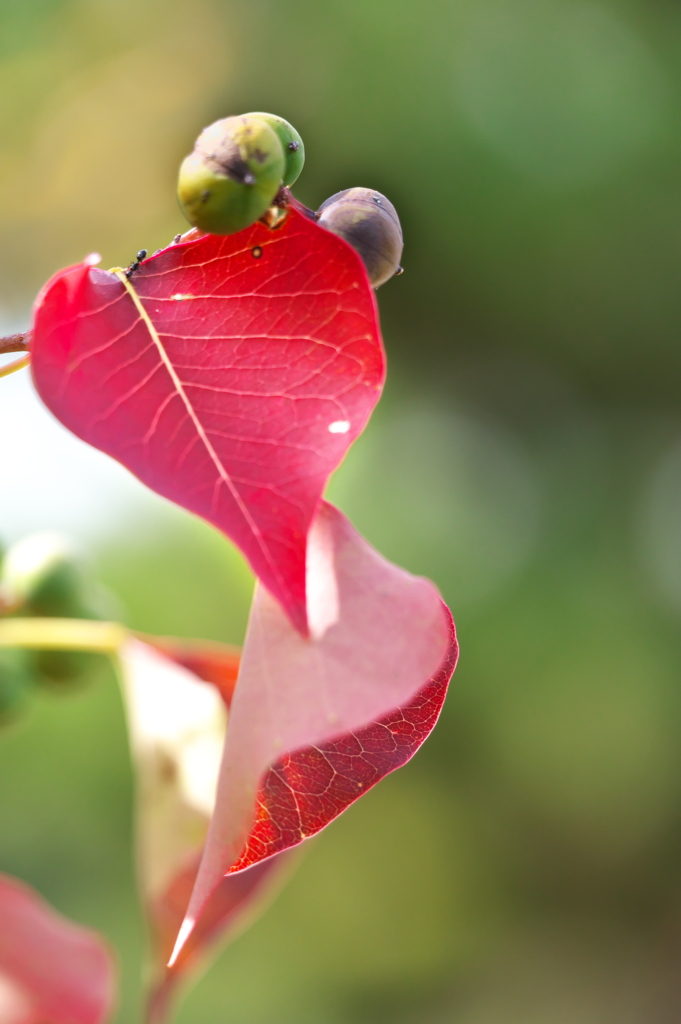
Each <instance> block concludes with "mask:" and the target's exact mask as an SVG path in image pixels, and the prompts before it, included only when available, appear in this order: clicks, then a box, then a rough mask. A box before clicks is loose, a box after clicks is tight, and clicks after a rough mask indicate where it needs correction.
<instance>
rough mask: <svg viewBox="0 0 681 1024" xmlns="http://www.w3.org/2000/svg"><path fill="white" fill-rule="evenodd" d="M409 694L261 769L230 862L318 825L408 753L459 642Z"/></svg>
mask: <svg viewBox="0 0 681 1024" xmlns="http://www.w3.org/2000/svg"><path fill="white" fill-rule="evenodd" d="M446 611H447V615H448V616H449V620H450V623H451V645H450V648H449V652H448V655H447V658H446V660H445V662H444V663H443V665H442V667H441V668H440V670H439V672H437V673H436V675H435V676H434V677H433V678H432V679H431V680H430V681H429V682H428V683H427V684H426V685H425V686H424V687H423V689H421V690H419V692H418V693H417V694H416V696H415V697H414V699H413V700H411V701H410V702H409V703H408V704H406V705H405V706H404V707H401V708H398V709H397V711H393V712H392V713H391V714H389V715H386V716H385V718H382V719H380V720H379V721H378V722H374V723H373V724H372V725H368V726H367V727H366V728H364V729H359V730H357V732H352V733H347V734H346V735H344V736H341V737H339V738H338V739H336V740H330V741H329V742H328V743H324V744H321V745H320V746H318V747H305V748H304V749H303V750H296V751H294V753H292V754H289V755H287V756H286V757H283V758H281V760H279V761H277V763H276V764H275V765H273V766H272V767H271V768H270V769H269V770H268V771H267V773H266V775H265V777H264V779H263V783H262V786H261V787H260V792H259V793H258V798H257V812H256V818H255V822H254V824H253V828H252V829H251V834H250V835H249V837H248V842H247V843H246V847H245V849H244V851H243V853H242V854H241V856H240V857H239V859H238V860H237V861H236V862H235V864H234V865H233V866H232V867H231V868H230V869H229V870H230V872H236V871H241V870H243V869H244V868H246V867H249V866H250V865H251V864H257V863H258V862H259V861H262V860H263V858H264V857H271V856H272V855H273V854H276V853H279V852H280V851H281V850H287V849H289V848H290V847H292V846H296V845H297V844H298V843H301V842H302V841H303V840H304V839H308V838H309V837H310V836H313V835H314V834H315V833H316V832H319V831H320V830H321V829H323V828H324V827H325V826H326V825H328V824H329V822H330V821H332V820H333V819H334V818H336V817H338V815H339V814H341V813H342V812H343V811H344V810H346V808H348V807H349V806H350V805H351V804H353V803H354V802H355V800H359V798H360V797H361V796H362V795H363V794H364V793H366V792H367V790H369V789H371V788H372V787H373V786H375V785H376V784H377V783H378V782H380V781H381V779H383V778H385V776H386V775H388V774H390V772H394V771H395V769H396V768H401V767H402V765H404V764H406V763H407V761H409V760H411V758H412V757H413V756H414V754H415V753H416V751H417V750H418V749H419V747H420V746H421V744H422V743H423V742H424V741H425V740H426V739H427V738H428V736H429V735H430V733H431V732H432V730H433V728H434V727H435V724H436V722H437V720H438V718H439V716H440V711H441V710H442V705H443V704H444V700H445V697H446V696H447V687H448V685H449V680H450V677H451V675H452V672H453V671H454V668H455V666H456V657H457V653H458V647H457V643H456V634H455V631H454V622H453V620H452V618H451V615H450V613H449V609H448V608H447V609H446Z"/></svg>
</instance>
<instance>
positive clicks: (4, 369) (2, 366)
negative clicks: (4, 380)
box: [0, 352, 31, 377]
mask: <svg viewBox="0 0 681 1024" xmlns="http://www.w3.org/2000/svg"><path fill="white" fill-rule="evenodd" d="M30 362H31V357H30V355H29V354H28V352H27V353H26V355H25V356H21V358H20V359H13V360H12V362H11V363H0V377H9V375H10V373H16V372H17V370H23V368H24V367H25V366H28V365H29V363H30Z"/></svg>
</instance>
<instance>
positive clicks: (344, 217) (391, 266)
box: [317, 188, 404, 288]
mask: <svg viewBox="0 0 681 1024" xmlns="http://www.w3.org/2000/svg"><path fill="white" fill-rule="evenodd" d="M317 218H318V222H319V223H320V224H321V225H322V227H325V228H327V229H328V230H329V231H333V233H334V234H336V235H340V237H341V238H344V239H345V241H346V242H349V243H350V245H351V246H352V247H353V248H354V249H356V250H357V252H358V253H359V254H360V256H361V257H362V259H363V261H364V265H365V267H366V268H367V273H368V274H369V280H370V281H371V283H372V285H373V286H374V288H379V287H380V286H381V285H382V284H385V282H386V281H387V280H388V279H389V278H391V277H393V276H394V275H395V274H399V273H401V268H400V259H401V257H402V249H403V247H404V242H403V240H402V227H401V225H400V220H399V217H398V216H397V210H396V209H395V207H394V206H393V204H392V203H391V202H390V200H389V199H386V197H385V196H382V195H381V193H380V192H375V191H374V190H373V189H371V188H346V189H345V191H344V192H336V194H335V195H333V196H331V197H330V198H329V199H327V200H326V202H324V203H322V205H321V206H320V207H319V209H318V210H317Z"/></svg>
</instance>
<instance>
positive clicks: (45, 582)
mask: <svg viewBox="0 0 681 1024" xmlns="http://www.w3.org/2000/svg"><path fill="white" fill-rule="evenodd" d="M2 582H3V586H4V589H5V591H6V593H7V596H8V598H9V601H10V603H11V604H12V605H17V606H18V607H19V610H20V611H21V612H22V613H23V614H25V615H26V614H27V615H46V616H59V617H62V618H91V617H92V615H91V613H90V612H89V610H88V609H87V607H86V591H87V587H88V578H87V574H86V569H85V564H84V561H83V558H82V556H81V555H80V553H79V552H78V550H77V549H76V548H75V546H74V545H73V544H72V542H71V541H70V540H69V539H68V537H63V536H62V535H61V534H58V533H52V532H47V531H46V532H44V533H34V534H30V535H29V536H28V537H25V538H24V539H23V540H21V541H19V542H18V543H17V544H14V545H13V546H12V547H11V548H10V549H9V551H8V552H7V554H6V556H5V560H4V563H3V569H2Z"/></svg>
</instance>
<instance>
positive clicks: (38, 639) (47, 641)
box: [0, 619, 129, 655]
mask: <svg viewBox="0 0 681 1024" xmlns="http://www.w3.org/2000/svg"><path fill="white" fill-rule="evenodd" d="M128 636H129V634H128V630H127V629H126V628H125V626H121V625H120V623H118V622H97V621H92V620H89V619H3V620H2V621H0V647H30V648H33V649H38V650H42V651H93V652H95V653H99V654H113V655H115V654H118V651H119V650H120V648H121V647H122V645H123V644H124V643H125V641H126V640H127V638H128Z"/></svg>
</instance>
